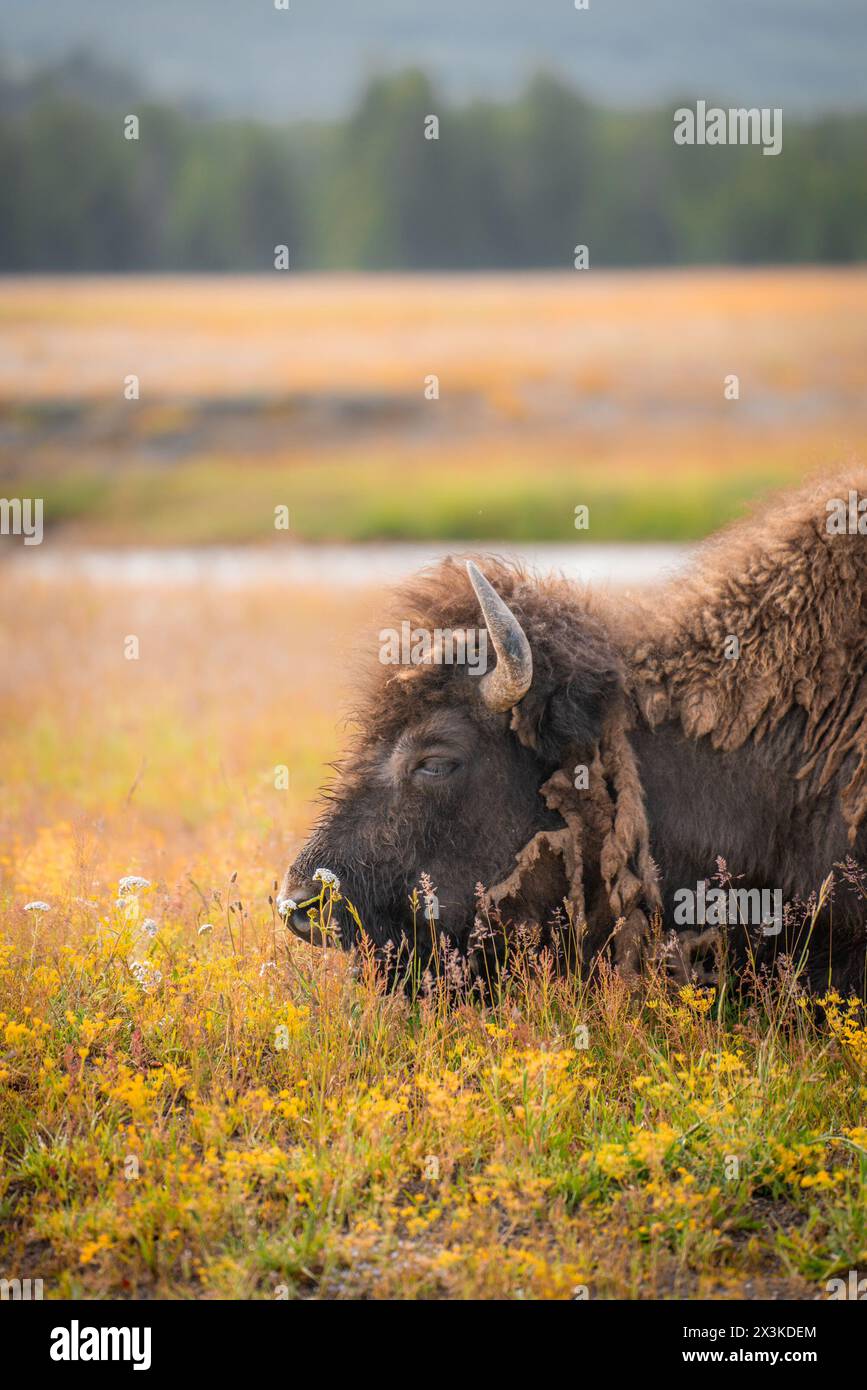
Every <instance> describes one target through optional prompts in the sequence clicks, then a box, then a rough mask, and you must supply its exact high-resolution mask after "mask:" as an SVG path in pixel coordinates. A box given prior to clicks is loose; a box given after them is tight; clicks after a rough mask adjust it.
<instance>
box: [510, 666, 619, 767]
mask: <svg viewBox="0 0 867 1390" xmlns="http://www.w3.org/2000/svg"><path fill="white" fill-rule="evenodd" d="M622 689H623V679H622V675H621V672H620V671H619V669H618V668H617V667H616V666H615V665H614V664H613V663H611V664H597V665H594V666H592V667H591V668H589V669H587V670H585V671H581V670H580V669H579V670H578V671H576V672H575V674H574V675H572V676H571V677H570V678H568V679H565V680H563V681H562V682H560V681H558V682H556V683H552V685H550V686H549V688H548V689H547V690H545V689H543V688H539V687H537V686H536V685H535V684H534V685H533V688H532V689H531V690H530V691H529V692H528V693H527V695H525V697H524V699H523V701H522V702H521V704H520V705H519V706H518V708H517V709H516V710H515V712H514V714H513V716H512V728H513V729H514V731H515V733H516V734H517V736H518V738H519V740H520V741H521V743H523V744H526V746H527V747H528V748H533V749H535V751H536V752H538V753H539V754H541V756H542V758H543V760H544V761H545V763H546V764H548V765H549V766H550V767H552V768H554V767H561V766H562V765H563V764H564V762H566V761H567V759H569V758H570V757H572V756H573V755H576V756H580V755H582V754H587V755H589V754H590V751H591V749H592V748H593V747H594V745H595V744H596V743H597V742H598V740H599V737H600V734H601V733H602V723H603V720H604V718H605V713H606V710H607V709H608V708H609V706H610V705H611V704H612V703H613V702H614V701H615V700H616V699H617V697H618V696H619V694H620V692H621V691H622Z"/></svg>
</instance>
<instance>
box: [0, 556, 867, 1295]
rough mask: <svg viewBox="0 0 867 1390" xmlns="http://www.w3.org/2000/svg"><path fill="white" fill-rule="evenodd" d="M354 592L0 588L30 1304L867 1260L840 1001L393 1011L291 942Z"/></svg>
mask: <svg viewBox="0 0 867 1390" xmlns="http://www.w3.org/2000/svg"><path fill="white" fill-rule="evenodd" d="M372 603H373V596H372V595H368V594H364V593H355V594H353V595H350V596H349V597H348V598H347V596H346V595H345V594H342V595H341V596H340V598H339V599H338V598H337V597H336V596H329V594H327V593H316V592H313V591H304V590H298V591H295V592H293V593H291V594H287V593H286V592H284V591H278V590H275V589H272V588H251V589H247V590H244V591H242V592H236V593H226V592H221V593H218V592H215V591H213V590H209V589H207V588H204V587H202V588H192V589H185V590H183V591H175V592H168V591H167V592H163V591H160V590H159V589H155V588H153V587H149V588H147V589H144V590H138V589H135V588H125V587H122V586H114V587H111V588H108V587H106V588H91V587H89V586H87V585H84V584H80V583H75V584H65V585H63V586H60V585H56V586H55V585H45V586H40V585H35V584H33V583H29V584H28V583H25V582H24V580H23V579H22V578H21V577H20V574H16V575H14V576H11V577H10V576H8V575H7V576H6V582H5V583H4V585H3V587H2V588H0V641H2V648H3V650H4V651H6V652H13V653H14V654H15V659H14V660H11V661H5V662H4V663H3V664H2V665H0V777H2V797H0V846H2V849H0V856H2V857H0V1213H2V1222H0V1241H2V1246H0V1251H2V1253H0V1272H2V1274H3V1276H4V1277H6V1278H14V1277H19V1278H26V1277H30V1278H41V1279H42V1280H43V1281H44V1288H45V1296H46V1297H57V1296H64V1295H67V1296H68V1295H78V1296H84V1297H107V1296H110V1297H154V1296H157V1297H179V1298H213V1297H220V1296H224V1297H225V1296H228V1297H243V1298H248V1297H250V1298H275V1297H283V1296H290V1297H295V1296H300V1297H317V1296H319V1297H353V1296H355V1297H365V1298H386V1297H400V1298H414V1297H500V1296H502V1297H506V1298H512V1299H518V1298H524V1299H529V1298H564V1299H568V1298H573V1297H579V1298H580V1297H584V1296H589V1297H592V1298H606V1297H630V1298H638V1297H641V1298H652V1297H681V1298H682V1297H694V1296H711V1297H720V1298H742V1297H754V1298H768V1297H799V1298H814V1297H826V1296H827V1293H826V1290H825V1285H826V1281H827V1280H828V1279H829V1278H831V1277H833V1276H835V1275H837V1274H842V1276H843V1278H845V1277H846V1272H847V1271H848V1270H849V1269H856V1268H858V1267H859V1264H860V1266H861V1268H862V1271H863V1267H864V1264H865V1262H867V1127H865V1125H867V1120H865V1108H867V1106H865V1102H867V1031H865V1028H864V1020H863V1017H862V1016H861V1015H860V1014H859V1013H858V1012H857V1011H856V1010H853V1009H852V1008H850V1006H848V1005H847V1004H846V1003H845V1002H838V1001H835V1000H833V999H832V1000H827V1001H826V1003H825V1006H824V1007H821V1008H818V1009H814V1008H812V1007H808V1006H806V1003H805V1001H804V1000H803V999H802V998H801V994H800V990H799V987H798V984H797V981H796V980H795V979H793V978H791V977H784V978H783V979H782V980H780V981H778V982H777V984H776V986H775V988H774V989H773V991H771V992H768V993H760V994H758V995H757V996H756V997H755V998H754V999H753V1000H752V1002H749V1003H745V1004H743V1005H741V1006H740V1007H739V1008H736V1007H735V1006H734V1004H733V1003H732V999H731V996H730V995H729V996H727V997H726V998H725V999H722V1000H721V999H719V998H713V997H712V996H711V995H709V994H708V993H706V992H699V991H694V990H692V989H690V990H686V991H680V992H677V991H672V990H671V989H669V988H667V987H666V986H664V985H663V984H662V983H661V982H660V981H657V980H654V979H652V978H651V979H649V980H647V981H646V982H645V985H644V987H643V988H642V990H641V991H640V992H639V993H637V994H631V993H630V992H629V990H628V989H627V988H626V986H625V985H624V984H623V983H622V982H621V981H620V980H619V979H617V978H615V977H613V976H610V975H608V974H605V973H603V974H602V975H601V977H600V978H599V979H598V980H597V981H595V982H594V984H593V985H592V986H591V987H589V988H588V987H586V986H582V985H580V984H579V983H577V982H576V981H574V980H572V981H562V980H557V979H553V978H551V977H550V975H549V974H547V973H546V972H545V971H544V970H538V969H536V970H532V969H530V967H529V965H528V966H527V967H526V968H517V969H516V970H515V972H514V974H513V976H512V978H511V979H510V981H509V983H508V985H507V987H506V988H505V989H504V990H503V992H502V995H501V997H500V998H499V999H498V1000H497V1001H496V1003H495V1005H494V1006H493V1007H491V1008H489V1009H483V1008H481V1007H479V1006H472V1005H465V1006H460V1007H455V1006H451V1007H449V1006H446V1004H445V1002H444V1001H443V1000H442V999H441V998H439V997H437V996H436V995H434V996H432V997H428V998H423V999H421V1000H418V1001H417V1002H416V1003H414V1004H411V1003H410V1002H408V1001H407V1000H406V999H404V998H403V997H400V998H397V997H389V998H383V997H381V996H380V995H379V994H378V992H377V988H376V985H375V983H374V981H373V980H372V978H371V977H370V976H369V975H367V976H365V974H364V972H363V971H362V973H361V977H360V978H356V977H355V975H353V973H352V972H351V971H350V969H349V968H348V962H347V960H346V959H345V958H342V957H340V956H339V955H338V954H337V953H336V952H334V951H333V950H329V951H327V952H314V951H311V950H310V949H309V948H307V947H305V946H304V945H303V944H302V943H301V942H299V941H297V940H295V939H294V938H292V939H291V940H290V939H288V937H287V934H286V932H285V931H284V930H283V929H282V928H281V925H280V922H279V919H277V918H276V917H275V913H274V910H273V906H272V903H271V901H270V899H271V898H272V897H273V890H274V883H275V879H276V878H277V876H278V874H279V873H280V871H281V870H282V868H283V867H284V866H285V863H286V862H287V860H288V858H289V857H290V855H291V853H292V851H293V849H294V847H295V846H296V845H297V843H298V841H299V837H300V836H302V835H303V833H304V830H305V829H306V826H307V825H308V824H309V820H310V816H311V808H310V805H309V797H310V796H311V794H312V793H313V791H314V789H315V787H316V785H317V783H318V781H319V779H320V777H321V775H322V763H323V762H324V761H325V760H326V759H328V758H330V757H332V756H334V753H335V752H336V750H337V747H338V743H339V737H340V735H339V731H338V732H335V730H336V727H337V711H338V708H339V702H340V695H341V690H342V689H345V687H346V685H347V683H348V679H349V678H348V675H347V665H346V660H345V654H346V651H347V648H348V646H349V645H350V644H351V640H352V634H353V633H355V632H356V631H357V629H358V626H359V624H363V623H365V622H366V621H368V619H369V618H370V616H371V608H372ZM130 635H135V636H137V637H138V639H139V643H140V652H139V658H138V660H126V659H125V658H124V643H125V641H126V639H127V638H128V637H129V636H130ZM278 765H285V766H286V767H288V768H289V772H290V787H289V790H288V791H277V790H276V789H275V785H274V771H275V767H277V766H278ZM127 875H137V876H140V877H141V878H142V879H145V880H147V881H148V886H147V887H139V888H137V889H136V888H133V889H132V890H131V891H129V892H126V893H124V892H121V891H120V888H119V881H120V880H121V879H122V878H124V877H125V876H127ZM817 886H818V885H817ZM34 901H37V902H42V903H44V904H47V905H48V910H45V911H42V910H39V909H31V910H29V911H28V910H26V905H27V904H28V903H33V902H34ZM582 1028H586V1035H585V1034H582V1032H581V1031H580V1030H581V1029H582ZM585 1044H586V1045H585Z"/></svg>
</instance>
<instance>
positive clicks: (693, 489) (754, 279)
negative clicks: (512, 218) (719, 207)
mask: <svg viewBox="0 0 867 1390" xmlns="http://www.w3.org/2000/svg"><path fill="white" fill-rule="evenodd" d="M865 325H867V274H865V272H864V270H863V269H862V268H860V267H854V268H849V269H836V270H824V269H791V270H755V271H740V272H735V271H725V270H707V271H688V272H684V271H678V272H675V271H660V272H644V273H636V272H623V273H617V274H615V273H609V272H600V273H598V274H597V273H579V272H573V273H571V274H569V273H565V274H526V275H515V276H508V277H507V276H498V275H490V276H484V275H480V276H470V275H466V276H417V277H393V276H368V277H355V276H309V277H301V278H300V279H298V280H293V279H292V278H291V277H288V278H287V277H281V276H280V275H279V274H278V273H276V272H275V273H274V274H273V275H272V276H270V277H267V276H259V277H225V278H220V279H214V278H209V277H175V278H172V277H152V278H151V277H138V278H131V279H128V280H127V279H113V278H110V277H103V278H97V279H92V278H88V277H80V278H74V279H72V278H70V279H62V278H61V279H50V278H49V279H41V278H34V279H26V280H20V281H6V282H5V283H3V284H2V285H0V365H2V368H3V372H2V378H3V387H2V391H0V476H2V477H5V478H8V479H10V480H15V481H16V483H18V482H22V481H23V482H26V485H27V488H28V489H29V492H30V494H31V495H36V496H40V497H43V498H44V499H45V508H46V524H47V525H48V526H49V527H50V528H51V529H52V531H53V534H54V535H55V537H61V538H64V539H68V540H73V541H81V542H87V543H90V544H118V545H136V544H138V545H142V544H148V545H190V544H202V543H217V542H219V543H223V544H225V543H239V544H241V543H242V544H248V543H251V542H255V541H264V540H268V539H269V538H270V539H272V540H273V538H274V507H275V505H277V504H280V505H283V506H285V507H287V508H288V509H289V515H290V520H291V530H292V534H293V535H294V536H296V537H298V538H300V539H303V540H312V541H322V540H332V541H334V540H337V541H364V542H371V541H382V540H394V539H418V540H430V539H442V538H446V539H454V540H474V539H484V540H493V541H497V540H569V539H574V537H575V528H574V517H575V507H576V506H577V505H580V504H585V505H589V506H590V509H591V531H590V537H591V538H592V539H595V540H600V541H602V540H611V539H615V540H693V539H696V538H698V537H700V536H703V535H706V534H707V533H708V532H709V531H712V530H714V529H716V527H718V526H719V525H721V524H722V523H724V522H725V521H727V520H729V519H730V518H731V517H732V516H734V515H736V514H737V512H738V510H739V509H740V507H741V506H742V505H743V503H744V501H746V500H748V499H749V498H752V497H754V496H756V495H758V494H760V493H762V492H763V491H765V490H766V489H768V488H770V487H774V486H781V485H785V484H787V483H791V482H792V481H793V480H796V479H799V478H800V477H802V476H803V474H804V473H805V472H810V471H814V470H816V469H819V468H822V469H825V470H828V469H830V468H834V467H837V466H844V465H845V464H846V463H848V462H850V461H851V460H852V459H853V458H857V457H863V454H864V451H865V447H867V327H865ZM131 375H134V376H136V377H137V378H138V386H137V390H138V399H136V400H127V399H126V398H125V395H124V392H125V390H126V389H127V388H126V385H125V383H126V382H127V379H128V378H129V377H130V376H131ZM732 376H736V377H737V379H738V381H737V391H738V395H737V398H736V399H735V398H730V396H731V387H727V386H726V382H727V380H728V379H729V378H731V377H732ZM432 378H436V383H435V384H434V383H433V382H432ZM727 390H728V392H729V395H727V394H726V392H727ZM434 392H438V395H437V396H436V397H434V396H433V393H434Z"/></svg>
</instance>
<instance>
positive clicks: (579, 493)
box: [28, 459, 784, 545]
mask: <svg viewBox="0 0 867 1390" xmlns="http://www.w3.org/2000/svg"><path fill="white" fill-rule="evenodd" d="M605 474H606V469H605V466H604V464H603V462H602V461H600V462H599V463H598V465H597V466H596V467H595V468H594V467H593V466H588V465H586V464H585V465H584V466H582V467H575V468H574V469H571V468H570V469H569V470H566V469H564V468H562V467H554V468H549V469H547V470H546V469H538V470H536V471H535V473H534V471H533V466H532V463H531V461H530V460H529V459H528V460H527V461H526V463H524V462H523V461H521V460H519V461H518V462H517V463H515V461H512V460H509V461H507V462H506V463H505V464H504V466H503V467H502V469H501V470H499V471H494V470H492V469H485V470H483V471H478V472H476V473H472V472H469V471H459V470H457V469H454V468H448V467H445V466H443V465H440V466H434V465H430V466H425V467H420V468H416V469H415V470H410V469H408V468H407V469H406V470H403V471H401V470H400V469H398V468H396V467H394V466H393V465H391V464H378V463H376V462H372V463H371V462H368V461H365V460H361V461H359V462H357V463H353V462H346V463H335V462H333V461H330V460H329V461H325V462H322V463H320V464H317V463H309V462H306V463H304V464H302V465H299V466H294V467H286V466H280V465H274V464H269V465H263V464H260V463H251V464H248V465H240V464H230V463H226V462H214V463H211V462H205V461H202V462H196V463H191V464H186V465H183V466H178V467H175V468H172V469H165V470H161V471H159V472H157V471H155V470H153V469H144V468H140V467H138V468H129V469H123V470H119V471H117V472H116V473H107V472H95V471H87V470H86V469H78V470H75V471H71V472H67V473H65V474H64V475H62V476H54V475H51V474H49V475H45V476H43V477H42V478H34V479H31V480H29V482H28V487H29V488H30V489H31V491H32V493H33V495H36V496H41V497H43V498H44V501H45V518H46V526H47V527H48V528H51V527H52V526H58V527H70V528H71V531H70V533H71V534H76V533H77V534H79V535H82V534H84V535H86V536H87V538H88V539H90V540H93V541H103V540H104V541H108V542H110V543H122V544H149V545H197V544H208V543H222V544H232V543H236V544H244V543H248V542H255V541H266V540H269V539H270V540H273V539H274V538H275V535H276V536H277V538H280V537H282V536H285V535H286V533H285V532H276V533H275V530H274V508H275V507H276V506H278V505H285V506H287V507H288V508H289V513H290V532H289V534H290V536H291V537H293V538H296V539H300V540H304V541H389V540H414V541H426V540H441V539H447V540H456V541H474V540H481V541H488V540H491V541H497V540H504V541H515V542H532V541H577V542H578V543H580V542H581V540H582V539H586V540H588V541H666V540H668V541H692V540H697V539H699V538H701V537H703V536H706V535H707V534H708V533H709V532H711V531H713V530H715V529H716V528H717V527H719V526H721V525H723V524H725V523H726V522H728V521H730V520H732V519H733V518H734V517H736V516H737V515H738V514H739V513H740V512H741V511H742V509H743V507H744V504H745V503H747V502H749V501H750V499H752V498H754V497H757V496H759V495H761V494H762V493H763V492H765V491H766V490H767V489H768V488H771V487H774V486H778V485H779V484H780V483H781V482H782V481H783V479H784V474H783V472H782V470H780V468H779V466H778V465H777V464H776V463H775V462H770V463H763V462H762V460H761V459H757V460H756V461H755V465H754V467H753V468H752V469H751V470H750V471H749V472H738V473H736V474H734V475H730V474H717V475H713V474H707V473H702V472H700V471H698V470H696V471H694V472H683V471H680V472H679V473H678V474H677V476H675V477H672V478H670V479H666V477H665V475H664V474H661V475H660V476H659V477H656V478H655V477H648V476H644V477H641V478H636V477H635V476H634V475H632V474H629V475H626V476H618V475H617V474H614V475H613V476H611V477H606V476H605ZM579 504H584V505H586V506H588V507H589V509H590V525H589V528H588V529H587V530H580V531H579V530H576V528H575V507H576V506H577V505H579Z"/></svg>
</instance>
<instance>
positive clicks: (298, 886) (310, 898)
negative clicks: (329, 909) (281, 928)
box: [277, 879, 324, 946]
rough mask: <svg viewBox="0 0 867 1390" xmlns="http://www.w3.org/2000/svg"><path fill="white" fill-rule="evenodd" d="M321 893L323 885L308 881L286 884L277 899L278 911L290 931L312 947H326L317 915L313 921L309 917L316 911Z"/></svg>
mask: <svg viewBox="0 0 867 1390" xmlns="http://www.w3.org/2000/svg"><path fill="white" fill-rule="evenodd" d="M321 892H322V884H321V883H316V882H314V880H313V879H306V880H305V881H304V882H303V883H290V884H288V885H287V884H284V886H283V888H282V889H281V891H280V896H279V898H278V899H277V911H278V912H279V914H280V916H281V917H282V918H283V921H284V922H285V923H286V925H287V927H288V928H289V930H290V931H291V932H294V933H295V935H296V936H298V937H300V938H301V940H302V941H307V942H309V943H310V945H311V946H322V945H324V938H323V936H322V932H321V931H320V930H319V927H318V926H317V925H316V921H315V915H316V914H315V913H314V917H313V918H312V919H311V918H310V917H308V915H307V914H308V913H309V912H313V910H314V909H315V907H316V905H317V904H318V902H319V895H320V893H321Z"/></svg>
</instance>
